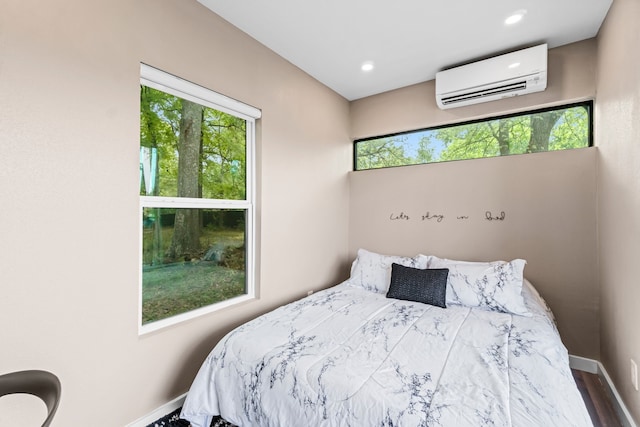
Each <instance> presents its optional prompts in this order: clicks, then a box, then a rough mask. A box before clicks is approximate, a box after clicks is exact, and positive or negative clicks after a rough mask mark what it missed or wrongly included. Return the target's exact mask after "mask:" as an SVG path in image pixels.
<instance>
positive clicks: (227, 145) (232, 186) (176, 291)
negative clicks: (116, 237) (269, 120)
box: [139, 65, 259, 332]
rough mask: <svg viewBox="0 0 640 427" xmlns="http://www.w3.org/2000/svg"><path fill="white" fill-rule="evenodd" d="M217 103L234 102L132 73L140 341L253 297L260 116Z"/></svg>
mask: <svg viewBox="0 0 640 427" xmlns="http://www.w3.org/2000/svg"><path fill="white" fill-rule="evenodd" d="M220 100H222V104H223V105H218V104H217V102H219V101H220ZM225 103H226V104H230V105H231V106H232V107H233V106H234V103H237V101H233V100H230V99H228V98H225V97H223V96H222V95H219V94H216V93H215V92H212V91H209V90H208V89H204V88H202V87H200V86H197V85H194V84H192V83H189V82H186V81H184V80H181V79H178V78H176V77H174V76H171V75H169V74H166V73H163V72H161V71H159V70H156V69H154V68H151V67H147V66H144V65H143V66H141V84H140V182H139V183H140V188H139V191H140V207H141V230H142V244H141V251H142V254H141V264H142V265H141V298H140V300H141V313H140V318H141V319H140V324H141V331H143V332H144V331H145V330H155V329H157V328H159V327H162V326H164V325H166V324H172V323H175V322H177V321H180V320H182V319H184V318H190V317H193V316H194V315H197V314H200V313H203V312H208V311H211V310H212V309H213V308H212V306H213V305H214V304H218V305H219V304H220V303H223V302H227V303H229V301H230V300H233V299H237V298H239V297H243V296H248V297H250V296H252V295H253V277H252V271H253V270H252V266H253V257H252V252H253V197H252V192H253V185H252V178H253V161H252V153H253V150H252V147H253V141H254V130H253V125H254V118H256V116H258V117H259V111H257V110H255V111H253V110H254V109H253V108H252V107H248V106H247V111H249V112H250V114H249V115H247V114H243V113H242V112H237V111H234V110H233V109H232V108H228V106H225V105H224V104H225ZM251 113H253V114H251Z"/></svg>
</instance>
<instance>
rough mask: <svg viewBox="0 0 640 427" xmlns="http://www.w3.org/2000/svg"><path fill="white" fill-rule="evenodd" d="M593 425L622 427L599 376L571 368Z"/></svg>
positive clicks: (598, 426)
mask: <svg viewBox="0 0 640 427" xmlns="http://www.w3.org/2000/svg"><path fill="white" fill-rule="evenodd" d="M572 372H573V378H574V379H575V380H576V384H577V385H578V390H580V393H581V394H582V398H583V399H584V402H585V404H586V405H587V410H588V411H589V415H591V420H592V421H593V425H594V427H622V423H621V422H620V420H619V419H618V416H617V415H616V412H615V410H614V409H613V404H612V403H611V400H610V399H609V396H608V394H607V392H606V390H605V387H604V385H603V384H602V381H601V380H600V377H598V375H596V374H590V373H588V372H584V371H578V370H575V369H572Z"/></svg>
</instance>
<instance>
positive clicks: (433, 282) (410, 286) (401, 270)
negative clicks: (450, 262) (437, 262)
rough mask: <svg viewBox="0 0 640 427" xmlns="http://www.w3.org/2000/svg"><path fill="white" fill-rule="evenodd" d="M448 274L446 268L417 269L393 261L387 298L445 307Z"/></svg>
mask: <svg viewBox="0 0 640 427" xmlns="http://www.w3.org/2000/svg"><path fill="white" fill-rule="evenodd" d="M448 275H449V269H448V268H431V269H419V268H412V267H405V266H404V265H400V264H396V263H393V264H391V284H390V286H389V292H387V298H394V299H401V300H406V301H415V302H421V303H424V304H430V305H435V306H436V307H442V308H447V304H446V300H447V276H448Z"/></svg>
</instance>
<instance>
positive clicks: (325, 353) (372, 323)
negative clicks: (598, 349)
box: [181, 249, 592, 427]
mask: <svg viewBox="0 0 640 427" xmlns="http://www.w3.org/2000/svg"><path fill="white" fill-rule="evenodd" d="M524 265H525V262H524V261H523V260H514V261H510V262H504V261H496V262H493V263H467V262H462V261H453V260H446V259H441V258H437V257H434V256H424V255H418V256H416V257H411V258H409V257H398V256H389V255H380V254H376V253H373V252H368V251H365V250H363V249H361V250H359V251H358V257H357V259H356V261H355V262H354V264H353V267H352V270H351V277H350V278H349V279H348V280H347V281H345V282H343V283H341V284H338V285H336V286H334V287H332V288H329V289H326V290H323V291H320V292H317V293H315V294H313V295H311V296H309V297H306V298H304V299H301V300H299V301H296V302H293V303H291V304H288V305H285V306H282V307H280V308H278V309H276V310H274V311H272V312H270V313H267V314H265V315H263V316H261V317H258V318H256V319H255V320H253V321H250V322H248V323H246V324H244V325H242V326H240V327H238V328H237V329H235V330H233V331H231V332H230V333H229V334H228V335H227V336H226V337H224V338H223V339H222V340H221V341H220V342H219V343H218V344H217V345H216V346H215V348H214V349H213V350H212V352H211V353H210V355H209V356H208V357H207V359H206V360H205V361H204V363H203V365H202V367H201V368H200V370H199V372H198V374H197V376H196V378H195V380H194V382H193V384H192V386H191V389H190V390H189V393H188V395H187V398H186V400H185V403H184V405H183V408H182V413H181V417H182V418H185V419H187V420H189V421H190V422H191V425H192V426H193V427H209V425H210V422H211V420H212V418H213V417H214V416H221V417H222V418H224V419H225V420H227V421H229V422H231V423H233V424H235V425H238V426H274V427H275V426H278V427H284V426H381V427H382V426H444V427H449V426H451V427H460V426H474V427H478V426H515V427H526V426H531V427H540V426H562V427H566V426H592V423H591V420H590V418H589V415H588V412H587V410H586V407H585V405H584V402H583V401H582V398H581V396H580V393H579V391H578V390H577V387H576V384H575V382H574V379H573V377H572V374H571V370H570V368H569V363H568V354H567V350H566V349H565V347H564V345H563V344H562V342H561V339H560V336H559V334H558V331H557V329H556V326H555V322H554V318H553V315H552V313H551V312H550V310H549V309H548V307H547V305H546V304H545V302H544V300H543V299H542V298H541V297H540V295H539V294H538V293H537V292H536V290H535V288H534V287H533V286H532V285H531V284H530V283H529V282H528V281H527V280H526V279H524V276H523V269H524ZM443 283H444V284H443ZM425 290H426V291H425Z"/></svg>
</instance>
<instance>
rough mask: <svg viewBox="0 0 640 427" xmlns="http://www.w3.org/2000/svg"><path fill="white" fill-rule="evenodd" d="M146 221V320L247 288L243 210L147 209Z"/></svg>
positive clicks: (167, 315) (144, 227)
mask: <svg viewBox="0 0 640 427" xmlns="http://www.w3.org/2000/svg"><path fill="white" fill-rule="evenodd" d="M187 218H192V220H193V221H194V222H196V223H198V224H201V226H199V227H195V228H194V232H193V233H188V232H183V231H180V230H178V228H179V227H180V225H179V224H186V223H188V222H189V220H187ZM142 222H143V224H142V227H143V232H142V234H143V239H142V248H143V249H142V254H143V264H142V281H143V282H142V289H143V291H142V323H143V324H146V323H149V322H153V321H156V320H161V319H164V318H166V317H169V316H174V315H176V314H180V313H183V312H186V311H191V310H195V309H198V308H201V307H204V306H208V305H211V304H214V303H217V302H220V301H224V300H227V299H230V298H234V297H237V296H240V295H244V294H245V293H246V274H245V271H246V230H245V226H246V213H245V211H243V210H225V209H166V208H144V209H143V215H142ZM158 224H160V227H158V226H157V225H158ZM176 237H179V238H176ZM191 239H195V240H191Z"/></svg>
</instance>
